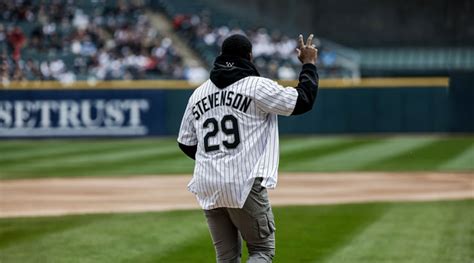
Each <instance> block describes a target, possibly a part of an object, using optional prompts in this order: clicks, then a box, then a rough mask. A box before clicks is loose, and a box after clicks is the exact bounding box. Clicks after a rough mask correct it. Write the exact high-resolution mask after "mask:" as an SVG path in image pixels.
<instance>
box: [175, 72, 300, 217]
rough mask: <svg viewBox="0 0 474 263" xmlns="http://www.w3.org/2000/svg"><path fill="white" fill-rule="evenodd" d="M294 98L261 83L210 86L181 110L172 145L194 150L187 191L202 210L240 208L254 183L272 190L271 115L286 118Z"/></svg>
mask: <svg viewBox="0 0 474 263" xmlns="http://www.w3.org/2000/svg"><path fill="white" fill-rule="evenodd" d="M297 97H298V92H297V91H296V89H294V88H284V87H282V86H280V85H279V84H277V83H276V82H275V81H272V80H270V79H266V78H262V77H254V76H251V77H246V78H243V79H241V80H239V81H237V82H235V83H233V84H231V85H230V86H228V87H226V88H225V89H219V88H218V87H216V86H215V85H214V84H213V83H212V81H211V80H208V81H206V82H205V83H203V84H202V85H201V86H200V87H198V88H197V89H196V90H195V91H194V93H193V94H192V95H191V97H190V99H189V101H188V105H187V107H186V110H185V113H184V116H183V120H182V123H181V128H180V131H179V136H178V142H180V143H181V144H184V145H189V146H191V145H196V144H197V152H196V163H195V168H194V175H193V178H192V180H191V182H190V183H189V184H188V190H189V191H191V192H192V193H194V194H195V195H196V197H197V199H198V201H199V203H200V205H201V207H202V208H203V209H214V208H218V207H233V208H242V207H243V205H244V203H245V200H246V199H247V196H248V194H249V193H250V190H251V188H252V184H253V181H254V178H256V177H263V178H264V179H263V181H262V185H263V186H264V187H267V188H274V187H275V186H276V184H277V177H278V160H279V142H278V118H277V115H286V116H288V115H290V114H291V113H292V112H293V109H294V107H295V104H296V100H297Z"/></svg>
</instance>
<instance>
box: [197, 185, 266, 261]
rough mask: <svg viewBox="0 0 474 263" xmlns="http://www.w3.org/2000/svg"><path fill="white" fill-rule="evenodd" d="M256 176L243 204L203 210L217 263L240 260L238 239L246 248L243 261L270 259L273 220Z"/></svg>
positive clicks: (240, 247)
mask: <svg viewBox="0 0 474 263" xmlns="http://www.w3.org/2000/svg"><path fill="white" fill-rule="evenodd" d="M261 182H262V178H256V179H255V182H254V184H253V186H252V190H251V191H250V194H249V196H248V198H247V200H246V201H245V204H244V207H243V208H242V209H239V208H216V209H211V210H204V214H205V215H206V218H207V224H208V225H209V231H210V232H211V236H212V241H213V243H214V248H215V250H216V258H217V262H218V263H224V262H225V263H234V262H240V257H241V255H242V240H241V237H242V238H243V239H244V240H245V241H246V243H247V248H248V251H249V259H248V261H247V263H258V262H272V258H273V256H274V255H275V233H274V232H275V220H274V218H273V213H272V210H271V207H270V203H269V202H268V193H267V189H266V188H265V187H263V186H261V185H260V183H261Z"/></svg>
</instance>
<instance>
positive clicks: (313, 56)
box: [296, 34, 318, 64]
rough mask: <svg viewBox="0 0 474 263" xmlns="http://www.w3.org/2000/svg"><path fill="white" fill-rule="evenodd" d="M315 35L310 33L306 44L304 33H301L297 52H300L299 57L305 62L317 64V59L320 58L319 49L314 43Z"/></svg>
mask: <svg viewBox="0 0 474 263" xmlns="http://www.w3.org/2000/svg"><path fill="white" fill-rule="evenodd" d="M313 37H314V35H313V34H311V35H309V37H308V39H307V40H306V45H305V43H304V41H303V35H301V34H300V35H299V36H298V47H297V48H296V52H297V54H298V59H299V60H300V61H301V63H303V64H307V63H311V64H316V60H317V59H318V50H317V49H316V48H315V46H314V44H313Z"/></svg>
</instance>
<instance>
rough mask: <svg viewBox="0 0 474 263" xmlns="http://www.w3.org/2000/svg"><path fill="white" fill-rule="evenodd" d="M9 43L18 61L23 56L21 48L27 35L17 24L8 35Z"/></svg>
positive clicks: (14, 57)
mask: <svg viewBox="0 0 474 263" xmlns="http://www.w3.org/2000/svg"><path fill="white" fill-rule="evenodd" d="M7 39H8V44H9V47H10V49H11V50H12V51H13V52H12V53H13V55H12V57H13V59H14V60H15V61H17V62H18V60H19V59H20V56H21V53H20V52H21V48H22V47H23V45H25V42H26V37H25V35H24V34H23V31H22V30H21V28H20V27H18V26H15V27H14V28H13V29H12V30H10V32H8V35H7Z"/></svg>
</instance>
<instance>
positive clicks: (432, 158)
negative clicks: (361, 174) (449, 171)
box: [364, 137, 474, 171]
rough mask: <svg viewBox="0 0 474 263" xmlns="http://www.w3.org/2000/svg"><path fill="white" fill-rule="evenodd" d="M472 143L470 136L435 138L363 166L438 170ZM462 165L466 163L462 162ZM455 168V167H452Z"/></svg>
mask: <svg viewBox="0 0 474 263" xmlns="http://www.w3.org/2000/svg"><path fill="white" fill-rule="evenodd" d="M472 145H474V140H473V139H472V138H456V137H454V138H446V137H441V138H437V140H435V141H433V142H431V143H429V144H427V145H424V146H422V147H418V148H416V149H413V150H411V151H409V152H404V153H400V154H398V155H396V156H392V157H391V158H386V159H384V160H381V161H379V162H376V163H371V165H368V166H366V167H364V169H365V170H369V171H370V170H377V171H432V170H440V169H439V166H440V165H441V164H443V163H445V162H449V161H450V160H451V159H456V158H457V157H458V156H459V155H461V154H463V152H464V151H465V150H466V149H468V148H469V147H471V146H472ZM463 165H466V163H464V164H463ZM459 169H460V170H466V171H467V170H469V168H468V167H465V166H460V167H459ZM453 170H455V169H453Z"/></svg>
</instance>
